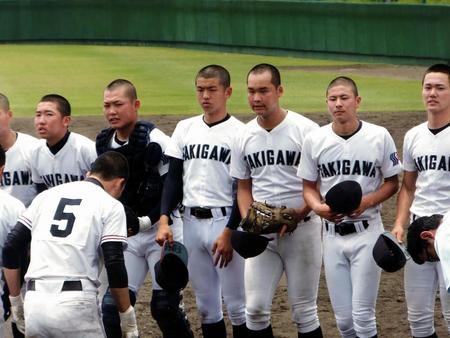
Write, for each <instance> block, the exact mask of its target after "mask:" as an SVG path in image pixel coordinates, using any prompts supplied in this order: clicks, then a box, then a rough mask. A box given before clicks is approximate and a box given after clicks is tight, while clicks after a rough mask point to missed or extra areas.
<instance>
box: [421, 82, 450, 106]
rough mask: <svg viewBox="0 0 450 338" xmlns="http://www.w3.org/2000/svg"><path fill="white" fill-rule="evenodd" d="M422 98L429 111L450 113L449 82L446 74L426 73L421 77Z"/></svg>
mask: <svg viewBox="0 0 450 338" xmlns="http://www.w3.org/2000/svg"><path fill="white" fill-rule="evenodd" d="M422 99H423V103H424V105H425V107H426V108H427V111H428V112H430V113H444V112H447V113H450V83H449V78H448V75H447V74H444V73H428V74H427V75H425V77H424V79H423V85H422Z"/></svg>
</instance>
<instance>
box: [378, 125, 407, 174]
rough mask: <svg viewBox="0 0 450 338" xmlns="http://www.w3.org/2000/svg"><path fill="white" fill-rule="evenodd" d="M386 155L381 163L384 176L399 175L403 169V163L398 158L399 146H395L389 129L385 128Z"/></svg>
mask: <svg viewBox="0 0 450 338" xmlns="http://www.w3.org/2000/svg"><path fill="white" fill-rule="evenodd" d="M383 130H384V144H385V149H384V157H383V162H382V164H381V173H382V174H383V177H384V178H386V177H391V176H395V175H398V174H399V173H400V172H401V171H402V164H401V162H400V159H399V158H398V153H397V148H396V147H395V143H394V139H393V138H392V136H391V135H390V134H389V132H388V131H387V129H384V128H383Z"/></svg>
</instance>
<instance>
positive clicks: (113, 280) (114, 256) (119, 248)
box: [102, 242, 128, 288]
mask: <svg viewBox="0 0 450 338" xmlns="http://www.w3.org/2000/svg"><path fill="white" fill-rule="evenodd" d="M102 251H103V258H104V260H105V268H106V273H107V275H108V282H109V287H111V288H126V287H128V275H127V269H126V268H125V261H124V258H123V242H106V243H103V244H102Z"/></svg>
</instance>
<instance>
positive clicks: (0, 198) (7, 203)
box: [0, 189, 25, 217]
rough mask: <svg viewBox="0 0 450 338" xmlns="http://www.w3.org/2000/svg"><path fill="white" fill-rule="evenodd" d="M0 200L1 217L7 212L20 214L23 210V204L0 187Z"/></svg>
mask: <svg viewBox="0 0 450 338" xmlns="http://www.w3.org/2000/svg"><path fill="white" fill-rule="evenodd" d="M0 202H1V204H0V205H1V209H3V211H2V217H4V216H5V214H6V215H8V214H15V215H17V214H20V213H22V211H23V210H25V205H24V204H23V203H22V202H21V201H20V200H19V199H17V198H15V197H14V196H12V195H10V194H9V193H7V192H6V191H4V190H1V189H0Z"/></svg>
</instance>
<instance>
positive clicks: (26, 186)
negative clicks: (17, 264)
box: [0, 94, 39, 338]
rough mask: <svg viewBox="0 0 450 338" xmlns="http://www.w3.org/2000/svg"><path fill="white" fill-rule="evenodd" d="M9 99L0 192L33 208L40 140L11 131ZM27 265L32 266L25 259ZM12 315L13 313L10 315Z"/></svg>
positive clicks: (2, 108)
mask: <svg viewBox="0 0 450 338" xmlns="http://www.w3.org/2000/svg"><path fill="white" fill-rule="evenodd" d="M12 115H13V113H12V111H11V109H10V105H9V100H8V98H7V97H6V96H5V95H3V94H0V146H1V147H3V149H4V150H5V151H6V158H7V161H6V164H5V168H4V170H3V176H2V179H1V180H0V189H2V190H4V191H6V192H7V193H9V194H10V195H11V196H13V197H16V198H17V199H19V200H20V201H21V202H22V203H24V204H25V206H28V205H30V203H31V201H32V200H33V198H34V197H35V196H36V194H37V187H36V184H34V182H33V181H32V179H31V162H30V161H31V154H32V152H33V151H34V149H35V148H36V147H37V146H38V145H39V141H38V140H37V139H36V138H34V137H32V136H30V135H27V134H24V133H20V132H16V131H14V130H12V129H11V127H10V122H11V118H12ZM23 264H24V265H23V266H26V265H27V264H28V262H27V260H26V259H25V260H24V262H23ZM4 291H5V292H4V294H3V298H4V303H3V305H4V306H5V307H6V308H8V307H9V306H8V304H9V303H8V294H9V291H8V289H7V287H6V284H5V290H4ZM6 313H9V310H8V311H7V312H6ZM11 325H12V332H13V336H14V338H22V337H23V334H22V333H20V332H19V331H18V330H17V327H16V324H15V323H14V322H12V323H11Z"/></svg>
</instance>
